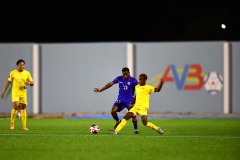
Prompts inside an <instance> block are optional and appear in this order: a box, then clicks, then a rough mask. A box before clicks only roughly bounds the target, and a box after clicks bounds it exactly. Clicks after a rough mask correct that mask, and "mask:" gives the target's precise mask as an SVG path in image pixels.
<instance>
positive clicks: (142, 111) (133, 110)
mask: <svg viewBox="0 0 240 160" xmlns="http://www.w3.org/2000/svg"><path fill="white" fill-rule="evenodd" d="M129 112H131V113H133V115H134V116H136V115H140V116H147V115H148V108H138V107H133V108H131V109H130V110H129Z"/></svg>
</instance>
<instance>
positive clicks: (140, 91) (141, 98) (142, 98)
mask: <svg viewBox="0 0 240 160" xmlns="http://www.w3.org/2000/svg"><path fill="white" fill-rule="evenodd" d="M154 89H155V87H153V86H150V85H148V84H146V85H144V86H140V85H139V84H138V85H136V86H135V94H136V101H135V105H134V107H137V108H138V109H141V108H147V109H149V104H150V94H151V93H154Z"/></svg>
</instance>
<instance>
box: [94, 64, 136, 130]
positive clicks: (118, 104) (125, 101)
mask: <svg viewBox="0 0 240 160" xmlns="http://www.w3.org/2000/svg"><path fill="white" fill-rule="evenodd" d="M116 83H118V84H119V92H118V98H117V100H116V101H115V103H114V104H113V106H112V110H111V114H112V117H113V119H115V120H116V124H115V126H114V129H115V128H116V127H117V125H118V124H119V123H120V120H119V118H118V114H117V112H121V111H122V110H123V109H124V108H127V110H130V102H131V101H132V99H133V97H134V90H135V86H136V85H137V84H138V81H137V80H136V79H135V78H134V77H131V76H130V71H129V69H128V68H127V67H124V68H123V69H122V75H121V76H118V77H116V78H115V79H114V80H113V81H111V82H109V83H107V84H106V85H105V86H104V87H102V88H101V89H99V88H94V92H96V93H97V92H102V91H104V90H106V89H108V88H110V87H112V86H113V85H114V84H116ZM132 122H133V126H134V133H135V134H138V133H139V132H138V125H137V117H136V116H134V117H132Z"/></svg>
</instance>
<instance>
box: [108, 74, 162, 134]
mask: <svg viewBox="0 0 240 160" xmlns="http://www.w3.org/2000/svg"><path fill="white" fill-rule="evenodd" d="M146 81H147V75H146V74H144V73H142V74H140V75H139V81H138V82H139V83H138V85H136V86H135V98H134V100H133V101H132V102H131V104H134V103H135V104H134V107H133V108H131V109H130V110H129V111H128V112H127V114H126V115H125V116H124V117H123V119H122V120H121V123H120V124H119V125H118V126H117V128H116V129H115V130H107V132H108V133H110V134H117V133H118V132H120V131H121V129H122V128H123V127H124V126H125V125H126V123H127V120H129V119H130V118H132V117H133V116H136V115H137V114H138V115H140V116H141V118H142V123H143V125H145V126H147V127H149V128H151V129H153V130H155V131H157V132H158V133H159V134H164V131H163V130H162V129H161V128H160V127H157V126H156V125H154V124H153V123H151V122H148V110H149V103H150V94H151V93H154V92H159V91H160V90H161V88H162V86H163V83H164V81H163V80H162V79H161V80H160V82H159V84H158V86H157V88H154V87H153V86H150V85H148V84H146Z"/></svg>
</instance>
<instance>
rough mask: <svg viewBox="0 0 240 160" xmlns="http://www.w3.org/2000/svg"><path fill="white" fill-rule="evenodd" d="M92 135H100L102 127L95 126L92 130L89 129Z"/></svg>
mask: <svg viewBox="0 0 240 160" xmlns="http://www.w3.org/2000/svg"><path fill="white" fill-rule="evenodd" d="M89 131H90V133H92V134H98V133H99V132H100V127H99V126H98V125H97V124H93V125H92V126H91V127H90V128H89Z"/></svg>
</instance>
